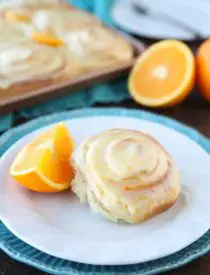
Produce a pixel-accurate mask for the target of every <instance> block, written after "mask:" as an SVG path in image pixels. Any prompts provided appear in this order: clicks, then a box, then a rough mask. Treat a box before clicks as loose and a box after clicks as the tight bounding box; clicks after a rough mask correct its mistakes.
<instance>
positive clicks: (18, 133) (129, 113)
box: [0, 108, 210, 274]
mask: <svg viewBox="0 0 210 275" xmlns="http://www.w3.org/2000/svg"><path fill="white" fill-rule="evenodd" d="M93 116H124V117H133V118H141V119H144V120H147V121H153V122H156V123H159V124H162V125H165V126H166V127H169V128H173V129H175V130H176V131H179V132H181V133H183V134H185V135H187V136H188V137H190V138H191V139H192V140H194V141H195V142H196V143H198V144H199V145H200V146H201V147H202V148H203V149H204V150H205V151H207V152H208V153H209V152H210V142H209V139H208V138H206V137H205V136H204V135H202V134H201V133H199V132H198V131H197V130H194V129H192V128H191V127H188V126H185V125H183V124H182V123H179V122H177V121H175V120H173V119H170V118H167V117H165V116H162V115H156V114H152V113H149V112H146V111H139V110H135V109H132V110H128V109H124V108H84V109H79V110H74V111H65V112H61V113H55V114H53V115H49V116H45V117H41V118H38V119H35V120H32V121H29V122H27V123H25V124H23V125H20V126H17V127H15V128H13V129H11V130H9V131H7V132H6V133H5V134H3V135H2V136H1V137H0V155H2V154H3V153H4V152H6V151H7V149H8V148H7V147H8V143H12V144H14V143H15V142H16V141H17V140H18V139H19V138H20V137H23V136H25V135H26V134H27V133H29V132H30V131H32V130H33V131H34V130H37V129H39V128H41V127H44V126H47V125H49V124H51V123H56V122H58V121H61V120H67V119H68V120H70V119H71V118H73V119H75V118H80V117H93ZM14 138H15V140H14ZM5 144H7V146H2V145H5ZM2 225H3V224H2ZM5 229H6V227H5ZM6 230H7V229H6ZM205 235H206V234H205ZM207 235H210V230H209V231H208V232H207ZM0 236H1V234H0ZM12 236H13V235H12ZM13 238H15V239H18V238H17V237H15V236H13ZM201 238H202V237H201ZM199 240H200V239H199ZM199 240H198V241H196V242H195V243H197V242H199ZM207 240H208V242H209V244H208V245H207V247H206V248H205V249H202V250H201V251H197V253H194V254H193V255H189V256H188V257H187V258H186V259H185V261H183V260H182V261H181V262H180V261H179V263H176V264H175V266H174V268H175V267H178V266H181V265H183V264H185V263H187V262H189V261H191V260H193V259H195V258H197V257H199V256H202V255H203V254H205V253H207V252H208V251H209V250H210V236H207ZM24 244H25V243H24ZM25 245H27V244H25ZM27 246H28V245H27ZM0 247H1V249H2V250H3V251H5V252H6V253H7V254H9V255H10V256H11V257H12V258H15V257H16V260H19V261H22V262H25V263H27V264H29V265H32V266H34V265H35V267H37V268H39V269H40V268H42V267H41V265H40V262H39V263H38V264H35V263H34V262H33V261H30V258H29V259H28V260H27V259H25V258H23V257H22V258H21V257H18V256H17V254H16V253H14V252H12V251H11V250H8V248H7V246H5V245H4V242H2V240H0ZM29 247H30V246H29ZM35 250H36V249H35ZM40 253H41V254H44V253H43V252H40ZM177 253H179V252H177ZM177 253H175V254H177ZM173 255H174V254H172V255H170V256H167V257H171V256H173ZM50 257H52V258H55V257H53V256H50ZM167 257H165V258H167ZM55 259H56V258H55ZM159 260H160V259H157V260H155V261H159ZM61 261H64V260H61ZM155 261H152V262H155ZM67 262H70V261H67ZM72 263H73V262H72ZM79 265H83V266H90V265H85V264H79ZM137 265H145V263H143V264H137ZM123 266H124V267H125V265H123ZM132 266H133V265H132ZM134 266H136V265H134ZM114 267H115V266H112V268H114ZM43 268H44V271H47V272H49V271H50V272H52V270H49V267H48V268H47V267H46V266H45V265H44V266H43ZM46 268H47V269H46ZM166 268H167V269H164V270H169V269H171V268H173V266H171V267H167V266H166ZM155 270H156V271H157V272H160V271H163V269H161V270H159V271H158V270H157V268H156V269H154V268H153V271H152V272H153V273H148V272H146V273H142V274H154V272H156V271H155ZM53 272H54V271H53ZM59 272H60V271H59ZM101 272H102V273H103V271H100V274H101ZM74 273H75V271H74ZM118 273H119V272H118ZM54 274H55V273H54ZM59 274H61V273H59ZM62 274H73V273H72V271H71V273H62ZM75 274H81V273H80V272H79V271H76V273H75ZM96 274H97V273H96ZM119 274H120V273H119ZM121 274H124V273H121ZM133 274H135V273H133Z"/></svg>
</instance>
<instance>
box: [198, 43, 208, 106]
mask: <svg viewBox="0 0 210 275" xmlns="http://www.w3.org/2000/svg"><path fill="white" fill-rule="evenodd" d="M196 66H197V67H196V68H197V82H198V86H199V90H200V93H201V94H202V95H203V97H204V98H205V99H207V100H208V101H209V102H210V39H208V40H206V41H205V42H203V43H202V44H201V45H200V47H199V48H198V51H197V54H196Z"/></svg>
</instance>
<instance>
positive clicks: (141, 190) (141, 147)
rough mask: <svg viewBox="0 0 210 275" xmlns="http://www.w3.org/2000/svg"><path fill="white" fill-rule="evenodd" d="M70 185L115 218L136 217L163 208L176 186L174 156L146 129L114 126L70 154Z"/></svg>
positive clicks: (136, 219) (140, 218)
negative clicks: (71, 181) (144, 131)
mask: <svg viewBox="0 0 210 275" xmlns="http://www.w3.org/2000/svg"><path fill="white" fill-rule="evenodd" d="M73 165H74V167H75V171H76V175H75V179H74V181H73V184H72V187H73V191H74V192H75V193H76V194H77V195H78V197H79V198H80V200H81V201H83V202H85V201H87V202H88V203H89V204H90V205H91V207H92V208H93V209H94V210H96V211H97V212H100V213H102V214H103V215H104V216H106V217H107V218H109V219H111V220H114V221H125V222H128V223H138V222H141V221H143V220H145V219H148V218H149V217H151V216H153V215H156V214H158V213H160V212H163V211H164V210H166V209H168V208H169V207H170V206H171V205H173V204H174V203H175V201H176V200H177V197H178V195H179V192H180V182H179V173H178V170H177V168H176V165H175V162H174V161H173V159H172V158H171V157H170V156H169V154H168V153H167V152H166V151H165V150H164V148H163V147H162V146H161V145H160V144H159V143H158V142H157V141H156V140H155V139H154V138H152V137H150V136H149V135H147V134H145V133H142V132H138V131H132V130H123V129H114V130H109V131H106V132H104V133H101V134H99V135H97V136H95V137H92V138H90V139H88V140H86V141H85V142H83V143H82V144H81V145H80V146H79V147H78V148H77V150H76V151H75V153H74V155H73Z"/></svg>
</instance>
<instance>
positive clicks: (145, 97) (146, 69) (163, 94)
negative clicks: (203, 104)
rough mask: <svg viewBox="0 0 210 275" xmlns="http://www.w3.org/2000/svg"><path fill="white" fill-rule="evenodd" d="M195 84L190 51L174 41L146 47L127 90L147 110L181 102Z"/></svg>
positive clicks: (131, 76) (193, 61)
mask: <svg viewBox="0 0 210 275" xmlns="http://www.w3.org/2000/svg"><path fill="white" fill-rule="evenodd" d="M194 83H195V60H194V56H193V53H192V52H191V50H190V48H189V47H188V46H187V45H185V44H184V43H182V42H180V41H177V40H165V41H161V42H158V43H155V44H154V45H152V46H151V47H149V48H148V49H147V50H146V51H145V52H144V53H143V54H142V55H141V56H140V57H139V59H138V60H137V62H136V64H135V66H134V68H133V69H132V71H131V74H130V77H129V91H130V94H131V96H132V97H133V98H134V100H136V101H137V102H138V103H140V104H143V105H146V106H149V107H160V106H169V105H175V104H176V103H179V102H181V101H183V100H184V99H185V98H186V97H187V95H188V94H189V93H190V92H191V90H192V88H193V86H194Z"/></svg>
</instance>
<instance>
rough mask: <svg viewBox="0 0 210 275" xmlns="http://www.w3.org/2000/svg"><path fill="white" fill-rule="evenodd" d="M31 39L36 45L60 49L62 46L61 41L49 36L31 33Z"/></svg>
mask: <svg viewBox="0 0 210 275" xmlns="http://www.w3.org/2000/svg"><path fill="white" fill-rule="evenodd" d="M31 38H32V39H33V40H34V41H35V42H37V43H40V44H46V45H50V46H53V47H61V46H63V45H64V42H63V41H62V40H61V39H59V38H58V37H55V36H53V35H50V34H45V33H40V32H32V34H31Z"/></svg>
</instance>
